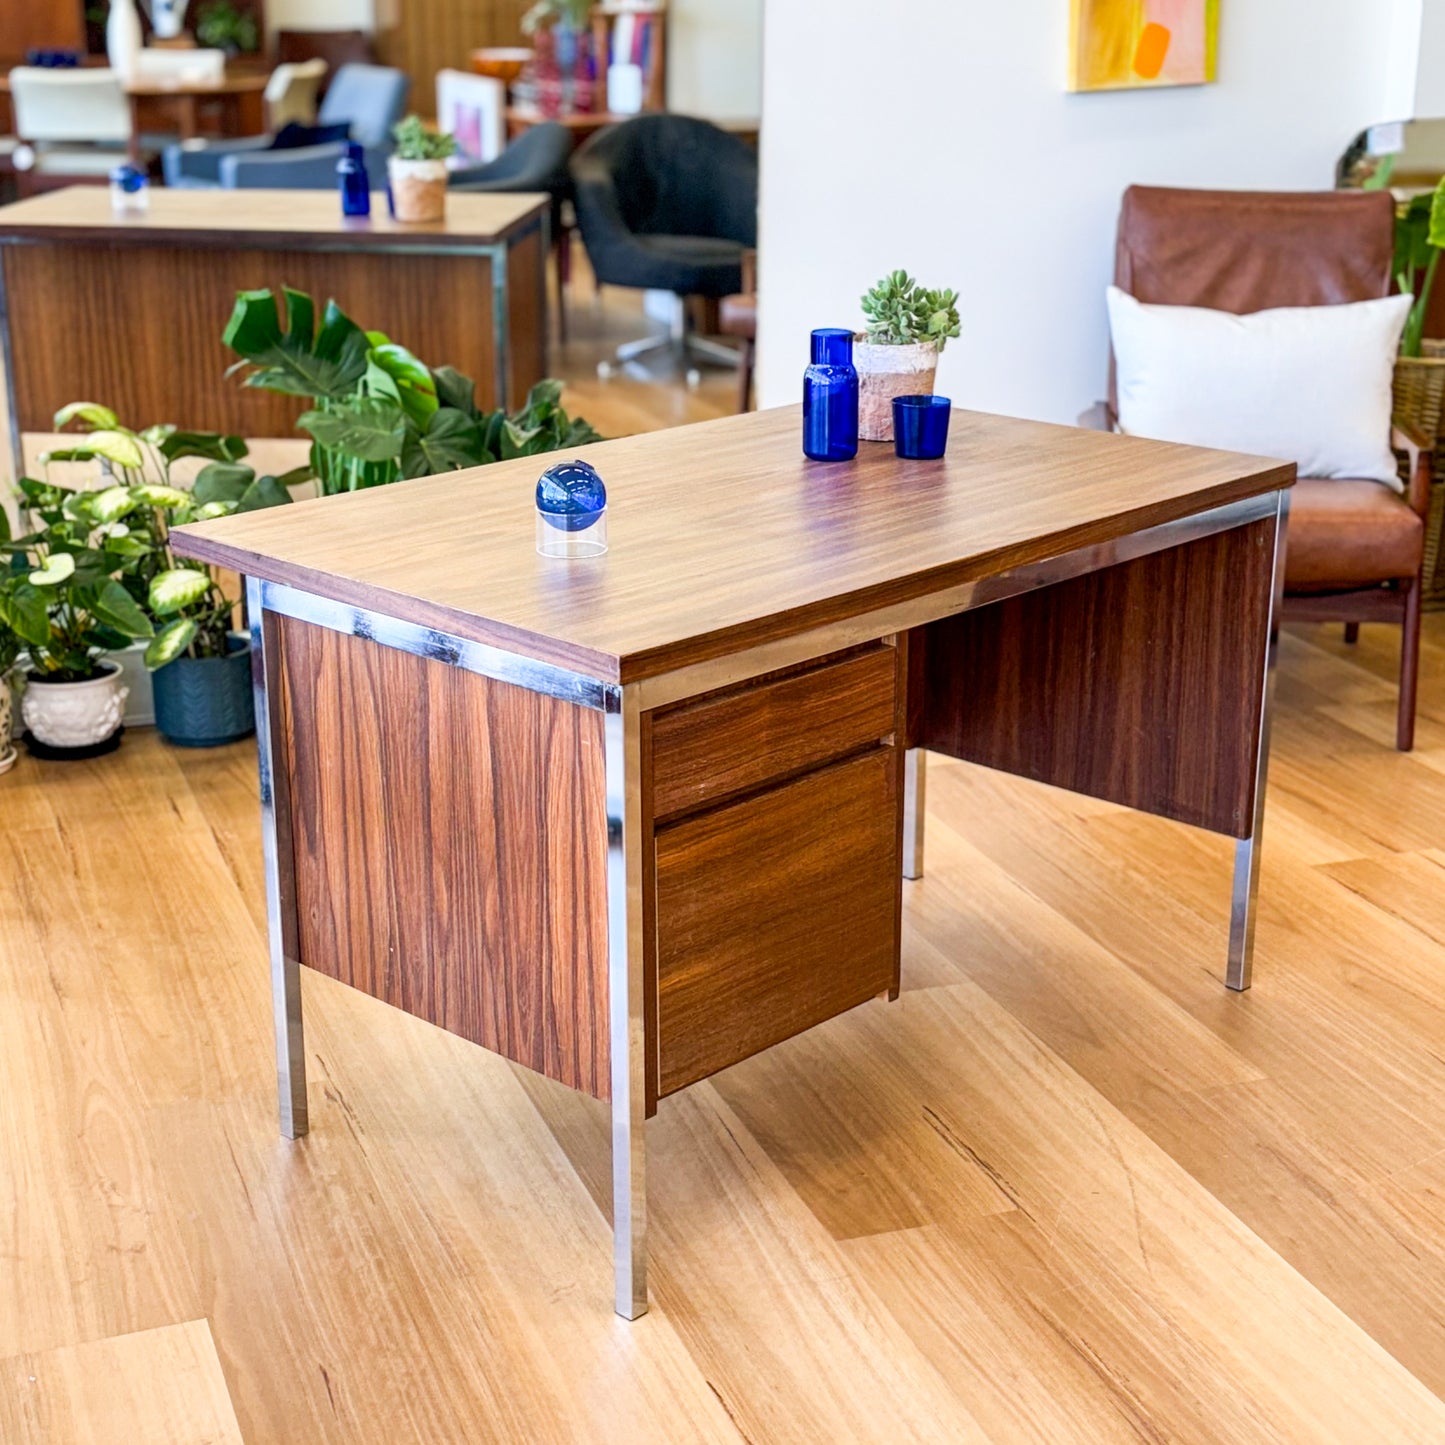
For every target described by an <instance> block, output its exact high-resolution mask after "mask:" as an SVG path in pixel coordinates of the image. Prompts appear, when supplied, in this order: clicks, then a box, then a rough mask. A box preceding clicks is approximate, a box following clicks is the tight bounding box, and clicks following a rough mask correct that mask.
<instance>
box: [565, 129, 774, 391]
mask: <svg viewBox="0 0 1445 1445" xmlns="http://www.w3.org/2000/svg"><path fill="white" fill-rule="evenodd" d="M572 185H573V193H574V196H575V205H576V207H577V224H578V226H579V227H580V229H581V231H582V241H583V244H584V245H585V246H586V247H587V257H588V259H589V260H590V261H591V263H592V270H593V271H594V273H595V274H596V276H597V282H598V284H599V285H606V286H630V287H634V288H637V289H641V290H656V291H671V292H673V293H675V294H676V295H677V296H679V297H687V296H703V297H708V298H712V299H721V298H722V297H724V296H732V295H734V294H736V293H737V292H738V291H740V290H741V289H742V280H743V276H742V267H743V252H744V251H746V250H750V249H752V248H753V247H755V246H756V245H757V243H758V158H757V153H756V152H755V151H754V150H753V149H752V147H751V146H749V145H747V144H746V143H745V142H744V141H741V140H739V139H738V138H737V137H736V136H732V135H729V134H728V133H727V132H726V131H725V130H720V129H719V128H718V127H717V126H715V125H710V124H709V123H708V122H707V121H705V120H694V119H692V118H691V117H689V116H683V115H640V116H637V117H635V118H634V119H632V120H627V121H623V122H621V123H620V124H618V125H615V126H609V127H608V128H607V129H606V130H602V131H599V132H598V133H597V134H596V135H594V136H593V137H592V139H591V140H589V141H588V142H587V143H586V145H584V146H583V147H582V148H581V149H580V150H579V151H578V152H577V153H576V155H574V156H573V157H572ZM661 350H672V351H675V352H676V353H678V354H679V355H680V356H681V357H682V358H683V359H684V360H686V359H687V358H688V357H689V356H699V357H704V358H706V359H708V360H712V361H721V362H723V363H725V364H727V365H736V363H737V360H738V357H737V353H736V352H734V351H731V350H729V349H728V348H727V347H725V346H720V345H718V344H717V343H715V342H711V341H708V340H705V339H704V338H702V337H699V336H695V335H693V334H692V333H691V332H690V331H689V330H688V329H687V323H686V308H685V307H679V308H678V319H677V321H676V323H675V324H674V327H673V330H672V334H671V335H669V336H665V337H656V338H649V339H647V340H644V341H634V342H629V343H628V344H627V345H626V346H622V347H619V348H618V351H617V359H618V360H619V361H621V362H628V361H635V360H637V358H638V357H640V356H645V355H647V354H649V353H651V352H654V351H661Z"/></svg>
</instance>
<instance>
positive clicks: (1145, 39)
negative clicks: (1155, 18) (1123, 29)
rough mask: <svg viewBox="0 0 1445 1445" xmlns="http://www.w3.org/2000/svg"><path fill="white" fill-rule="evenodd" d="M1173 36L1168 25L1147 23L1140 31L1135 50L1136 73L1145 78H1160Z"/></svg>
mask: <svg viewBox="0 0 1445 1445" xmlns="http://www.w3.org/2000/svg"><path fill="white" fill-rule="evenodd" d="M1171 38H1172V37H1171V36H1170V34H1169V27H1168V26H1167V25H1156V24H1154V23H1153V22H1152V21H1151V22H1150V23H1149V24H1148V25H1146V26H1145V27H1144V28H1143V30H1141V31H1140V32H1139V44H1138V46H1137V47H1135V50H1134V74H1135V75H1137V76H1139V77H1141V78H1142V79H1144V80H1158V79H1159V72H1160V71H1161V70H1163V69H1164V57H1165V56H1166V55H1168V54H1169V41H1170V39H1171Z"/></svg>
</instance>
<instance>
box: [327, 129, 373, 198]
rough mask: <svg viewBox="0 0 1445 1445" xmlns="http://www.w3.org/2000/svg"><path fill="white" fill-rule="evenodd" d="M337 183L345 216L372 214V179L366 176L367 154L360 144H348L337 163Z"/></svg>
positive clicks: (349, 142) (350, 141)
mask: <svg viewBox="0 0 1445 1445" xmlns="http://www.w3.org/2000/svg"><path fill="white" fill-rule="evenodd" d="M336 183H337V185H338V186H340V188H341V214H342V215H343V216H369V215H370V214H371V179H370V177H368V175H367V174H366V152H365V151H363V150H362V148H361V146H360V145H359V144H358V142H356V141H354V140H349V141H347V142H346V154H345V155H343V156H342V157H341V159H340V160H339V161H337V162H336Z"/></svg>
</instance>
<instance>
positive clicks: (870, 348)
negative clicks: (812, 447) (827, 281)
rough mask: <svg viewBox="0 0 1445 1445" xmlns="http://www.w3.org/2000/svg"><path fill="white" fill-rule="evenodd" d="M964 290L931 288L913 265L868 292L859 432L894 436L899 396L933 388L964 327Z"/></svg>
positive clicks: (878, 438)
mask: <svg viewBox="0 0 1445 1445" xmlns="http://www.w3.org/2000/svg"><path fill="white" fill-rule="evenodd" d="M957 303H958V296H957V295H956V293H954V292H952V291H930V290H929V289H928V288H927V287H925V286H920V285H919V284H918V283H917V281H915V280H914V279H913V277H912V276H910V275H909V274H908V272H907V271H893V272H890V273H889V274H888V275H887V276H885V277H884V278H883V279H882V280H881V281H879V282H878V284H877V285H876V286H874V287H873V288H872V289H871V290H869V291H866V292H865V293H864V295H863V302H862V305H863V315H864V317H865V318H866V321H865V325H864V328H863V331H862V333H861V334H860V335H859V336H858V337H857V341H856V344H855V346H854V348H853V364H854V365H855V366H856V367H857V368H858V435H859V436H860V437H861V438H862V439H863V440H864V441H870V442H889V441H892V440H893V398H894V397H895V396H912V395H917V394H921V393H927V392H931V391H932V390H933V380H934V376H935V375H936V373H937V370H938V357H939V353H940V352H941V351H942V350H943V348H944V346H945V345H946V344H947V342H948V340H949V338H950V337H955V336H957V335H958V333H959V319H958V305H957Z"/></svg>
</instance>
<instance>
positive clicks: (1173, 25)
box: [1069, 0, 1219, 90]
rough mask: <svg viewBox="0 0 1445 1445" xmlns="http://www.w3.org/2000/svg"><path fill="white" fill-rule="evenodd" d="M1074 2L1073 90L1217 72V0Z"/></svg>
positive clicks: (1198, 81) (1179, 81) (1179, 80)
mask: <svg viewBox="0 0 1445 1445" xmlns="http://www.w3.org/2000/svg"><path fill="white" fill-rule="evenodd" d="M1070 4H1071V5H1072V7H1073V9H1072V14H1071V17H1070V25H1069V89H1070V90H1135V89H1146V88H1150V87H1155V86H1161V85H1204V84H1206V83H1207V82H1208V81H1211V80H1213V79H1214V78H1215V68H1216V62H1217V56H1218V46H1219V0H1070Z"/></svg>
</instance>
